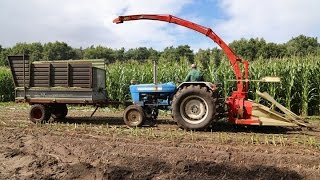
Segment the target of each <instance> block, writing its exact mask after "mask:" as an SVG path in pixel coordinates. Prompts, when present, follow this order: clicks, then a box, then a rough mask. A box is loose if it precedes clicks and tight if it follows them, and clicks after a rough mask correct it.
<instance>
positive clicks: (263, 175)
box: [0, 128, 320, 179]
mask: <svg viewBox="0 0 320 180" xmlns="http://www.w3.org/2000/svg"><path fill="white" fill-rule="evenodd" d="M0 132H1V142H2V143H1V144H2V146H1V148H0V150H1V155H0V161H1V162H2V166H0V168H1V169H0V170H1V173H0V178H12V177H14V178H18V179H28V178H32V179H34V178H49V179H74V178H76V179H88V178H89V179H92V178H97V179H118V178H129V179H131V178H132V179H139V178H142V179H152V178H154V179H155V178H161V179H168V178H171V179H194V178H200V177H201V178H202V179H212V178H219V179H270V177H272V178H274V179H281V178H284V179H302V178H311V179H313V178H317V177H320V174H319V162H320V156H319V155H320V153H319V152H318V151H313V150H308V149H299V148H297V149H294V148H293V149H291V150H286V148H283V147H269V146H261V147H258V148H257V147H255V146H240V145H239V146H231V145H220V144H217V145H211V146H201V145H200V146H199V145H190V144H188V143H181V144H179V145H175V146H172V144H171V143H170V142H167V141H159V142H154V141H150V142H148V141H146V140H145V139H130V138H128V139H123V138H122V139H114V138H111V137H108V136H92V135H86V134H84V135H78V134H70V133H67V132H66V133H64V134H61V135H57V134H54V133H48V132H43V130H41V129H40V130H38V131H37V130H36V131H21V129H5V128H3V129H2V130H1V131H0ZM3 164H5V165H3ZM317 165H318V167H317Z"/></svg>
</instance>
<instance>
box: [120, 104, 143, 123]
mask: <svg viewBox="0 0 320 180" xmlns="http://www.w3.org/2000/svg"><path fill="white" fill-rule="evenodd" d="M123 120H124V123H125V124H126V125H127V126H129V127H137V126H142V125H143V123H144V121H145V114H144V111H143V109H142V107H141V106H138V105H130V106H128V107H127V108H126V109H125V110H124V113H123Z"/></svg>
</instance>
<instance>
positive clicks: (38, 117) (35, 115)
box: [29, 104, 51, 123]
mask: <svg viewBox="0 0 320 180" xmlns="http://www.w3.org/2000/svg"><path fill="white" fill-rule="evenodd" d="M50 115H51V113H50V109H49V107H48V106H46V105H43V104H35V105H32V106H31V109H30V112H29V119H30V121H32V122H34V123H41V122H46V121H48V120H49V119H50Z"/></svg>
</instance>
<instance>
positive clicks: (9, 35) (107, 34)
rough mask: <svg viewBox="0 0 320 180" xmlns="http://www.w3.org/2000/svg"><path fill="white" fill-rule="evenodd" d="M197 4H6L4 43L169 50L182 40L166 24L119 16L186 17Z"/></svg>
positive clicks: (99, 0)
mask: <svg viewBox="0 0 320 180" xmlns="http://www.w3.org/2000/svg"><path fill="white" fill-rule="evenodd" d="M190 2H191V0H185V1H183V2H181V1H178V0H161V1H150V0H122V1H112V0H91V1H86V0H67V1H66V0H55V1H51V0H29V1H21V0H2V1H0V7H1V10H0V22H1V28H0V34H1V36H0V44H1V45H4V46H12V45H14V44H15V43H17V42H35V41H36V42H38V41H39V42H49V41H56V40H58V41H65V42H67V43H69V44H71V45H72V46H75V47H80V46H83V47H86V46H90V45H98V44H101V45H105V46H109V47H113V48H119V47H126V48H130V47H137V46H150V44H153V46H154V47H156V48H157V47H161V48H163V47H165V46H169V45H171V44H174V43H175V41H176V38H175V36H174V35H173V34H171V33H170V28H167V26H168V25H167V24H166V23H159V22H158V23H156V22H147V21H144V22H140V23H133V22H127V23H124V24H121V25H116V24H114V23H112V20H113V19H114V18H116V17H117V16H118V15H123V14H139V13H162V14H163V13H168V14H177V13H180V12H181V10H182V8H183V6H184V5H186V4H188V3H190Z"/></svg>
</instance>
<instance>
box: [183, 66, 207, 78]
mask: <svg viewBox="0 0 320 180" xmlns="http://www.w3.org/2000/svg"><path fill="white" fill-rule="evenodd" d="M203 80H204V79H203V75H202V73H201V72H200V71H199V70H198V69H197V65H195V64H191V70H190V71H189V73H188V75H187V76H186V78H185V79H184V82H195V81H203Z"/></svg>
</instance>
